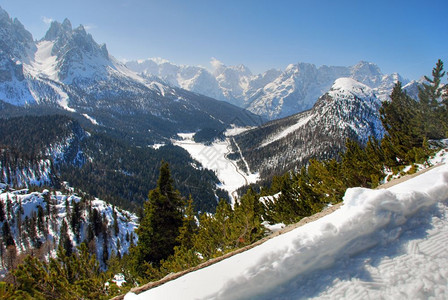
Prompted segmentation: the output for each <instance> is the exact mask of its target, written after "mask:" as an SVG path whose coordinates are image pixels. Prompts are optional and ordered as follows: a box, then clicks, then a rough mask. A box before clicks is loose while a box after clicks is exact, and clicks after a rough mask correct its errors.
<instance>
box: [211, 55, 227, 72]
mask: <svg viewBox="0 0 448 300" xmlns="http://www.w3.org/2000/svg"><path fill="white" fill-rule="evenodd" d="M210 65H211V66H212V68H213V71H216V70H218V69H219V68H221V67H223V66H224V64H223V63H222V62H220V61H219V60H217V59H216V58H214V57H212V58H211V60H210Z"/></svg>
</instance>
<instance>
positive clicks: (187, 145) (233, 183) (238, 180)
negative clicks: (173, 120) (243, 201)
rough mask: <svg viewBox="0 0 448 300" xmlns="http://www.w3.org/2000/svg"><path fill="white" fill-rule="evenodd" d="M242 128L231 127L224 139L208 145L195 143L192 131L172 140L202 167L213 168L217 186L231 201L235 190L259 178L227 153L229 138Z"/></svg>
mask: <svg viewBox="0 0 448 300" xmlns="http://www.w3.org/2000/svg"><path fill="white" fill-rule="evenodd" d="M244 130H246V129H244V128H233V129H229V130H227V131H226V133H225V135H226V139H225V140H222V141H218V140H216V141H214V142H213V143H211V144H210V145H205V144H202V143H197V142H195V141H194V140H193V136H194V133H183V134H182V133H180V134H178V135H179V137H180V139H177V140H173V143H174V144H175V145H177V146H180V147H182V148H184V149H185V150H187V151H188V153H190V155H191V156H192V157H193V158H194V159H195V160H197V161H198V162H200V163H201V165H202V166H203V167H204V168H207V169H210V170H213V171H214V172H215V173H216V175H217V177H218V178H219V180H220V181H221V184H219V185H218V187H219V188H221V189H223V190H225V191H227V192H228V193H229V195H230V199H231V201H232V203H234V202H235V200H236V197H237V195H236V190H237V189H238V188H240V187H242V186H244V185H248V184H251V183H255V182H256V181H257V180H258V179H259V175H258V173H251V172H250V169H249V171H248V172H245V171H243V170H241V169H240V168H239V167H238V165H237V164H236V162H235V161H232V160H231V159H230V158H228V157H227V155H228V154H229V153H230V142H229V139H231V138H232V135H234V134H236V133H238V132H240V133H241V132H242V131H244Z"/></svg>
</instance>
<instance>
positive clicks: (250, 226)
mask: <svg viewBox="0 0 448 300" xmlns="http://www.w3.org/2000/svg"><path fill="white" fill-rule="evenodd" d="M258 198H259V197H258V195H257V194H256V193H255V192H254V190H253V189H252V188H249V190H248V191H247V192H246V194H244V195H243V196H242V197H241V199H240V200H239V203H238V204H237V205H235V208H234V212H233V218H232V230H233V231H234V232H235V234H234V237H236V239H235V240H234V243H235V247H241V246H244V245H249V244H251V243H253V242H255V241H256V240H258V239H260V238H261V237H263V236H264V233H265V232H264V227H263V226H262V225H261V223H262V215H263V207H262V204H261V203H260V201H259V199H258Z"/></svg>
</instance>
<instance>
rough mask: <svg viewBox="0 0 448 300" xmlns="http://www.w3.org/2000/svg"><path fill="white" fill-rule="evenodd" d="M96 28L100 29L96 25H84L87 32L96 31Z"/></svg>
mask: <svg viewBox="0 0 448 300" xmlns="http://www.w3.org/2000/svg"><path fill="white" fill-rule="evenodd" d="M96 28H98V26H96V25H95V24H87V25H84V29H85V30H91V29H96Z"/></svg>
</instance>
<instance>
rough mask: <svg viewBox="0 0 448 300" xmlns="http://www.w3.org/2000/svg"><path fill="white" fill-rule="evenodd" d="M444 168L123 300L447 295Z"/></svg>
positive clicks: (351, 201)
mask: <svg viewBox="0 0 448 300" xmlns="http://www.w3.org/2000/svg"><path fill="white" fill-rule="evenodd" d="M447 242H448V166H447V165H446V164H444V165H442V166H441V167H437V168H435V169H433V170H430V171H428V172H426V173H424V174H422V175H420V176H417V177H415V178H413V179H410V180H408V181H405V182H403V183H400V184H399V185H396V186H394V187H391V188H388V189H381V190H370V189H365V188H352V189H348V190H347V192H346V194H345V196H344V205H343V206H342V207H341V208H340V209H339V210H337V211H335V212H334V213H332V214H330V215H327V216H326V217H323V218H321V219H319V220H317V221H315V222H312V223H308V224H306V225H304V226H302V227H299V228H297V229H295V230H293V231H290V232H288V233H285V234H283V235H280V236H278V237H276V238H273V239H271V240H269V241H267V242H265V243H264V244H262V245H260V246H258V247H255V248H253V249H251V250H249V251H246V252H243V253H241V254H238V255H235V256H233V257H231V258H229V259H226V260H224V261H221V262H219V263H217V264H214V265H212V266H210V267H207V268H204V269H201V270H198V271H196V272H193V273H189V274H187V275H185V276H183V277H180V278H179V279H177V280H174V281H171V282H168V283H166V284H164V285H162V286H160V287H158V288H154V289H152V290H149V291H146V292H144V293H142V294H140V295H134V294H131V293H130V294H128V295H126V297H125V299H127V300H130V299H303V298H307V299H308V298H318V299H378V298H385V299H409V298H411V299H423V298H424V299H427V298H433V299H447V297H448V251H447V250H448V249H447V246H446V245H447Z"/></svg>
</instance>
